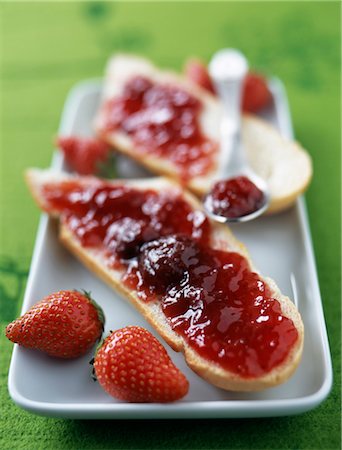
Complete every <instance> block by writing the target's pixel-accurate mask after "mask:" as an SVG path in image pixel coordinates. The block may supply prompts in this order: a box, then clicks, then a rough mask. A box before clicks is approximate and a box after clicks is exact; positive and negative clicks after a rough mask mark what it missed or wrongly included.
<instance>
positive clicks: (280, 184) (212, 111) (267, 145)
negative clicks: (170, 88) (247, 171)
mask: <svg viewBox="0 0 342 450" xmlns="http://www.w3.org/2000/svg"><path fill="white" fill-rule="evenodd" d="M138 75H141V76H144V77H147V78H149V79H151V80H152V81H153V82H156V83H161V84H171V85H175V86H178V87H181V88H182V89H184V90H186V91H187V92H189V93H190V94H191V95H193V96H194V97H196V98H198V99H199V100H200V101H201V102H202V104H203V109H202V112H201V114H200V117H199V121H200V126H201V130H202V132H203V134H204V135H205V136H207V137H208V138H210V139H211V140H212V141H214V142H216V143H218V142H219V140H220V123H221V118H222V107H221V104H220V102H219V101H218V100H217V98H216V97H214V96H213V95H211V94H210V93H208V92H207V91H205V90H204V89H201V88H200V87H198V86H197V85H195V84H194V83H192V82H191V81H189V80H187V79H186V78H184V77H181V76H180V75H177V74H174V73H171V72H166V71H161V70H158V69H157V68H156V67H155V66H153V65H152V64H151V63H150V62H148V61H147V60H145V59H143V58H139V57H134V56H128V55H121V54H119V55H116V56H114V57H113V58H112V59H110V61H109V63H108V66H107V70H106V78H105V83H104V89H103V98H102V107H100V110H99V112H98V114H97V117H96V120H95V129H96V132H97V133H98V134H99V135H100V136H101V138H102V139H104V140H106V141H107V142H108V143H109V144H111V145H112V146H114V147H115V148H116V149H117V150H119V151H120V152H122V153H124V154H125V155H127V156H129V157H130V158H132V159H134V160H136V161H138V162H139V163H141V164H142V165H143V166H145V167H147V168H148V169H150V170H151V171H152V172H154V173H156V174H162V175H167V176H169V177H172V178H174V179H178V180H179V179H180V175H181V174H180V169H179V167H177V166H176V165H175V164H173V163H172V161H169V160H168V159H167V158H165V157H159V156H155V155H154V154H149V153H146V152H143V153H142V152H141V151H139V149H138V148H137V147H136V145H135V143H134V141H133V140H132V139H131V137H130V136H129V135H128V134H127V133H125V132H122V131H120V130H115V131H108V130H107V129H106V127H105V120H106V112H105V108H104V107H103V105H104V103H105V102H106V101H107V100H109V99H112V98H115V97H117V96H118V95H120V93H121V92H122V90H123V87H124V85H125V84H126V83H127V81H129V80H130V79H131V78H133V77H135V76H138ZM242 138H243V141H244V145H245V149H246V154H247V157H248V159H249V162H250V164H251V166H252V167H253V168H254V170H255V171H256V173H258V174H259V175H260V176H261V177H262V178H264V179H265V180H266V181H267V182H268V184H269V188H270V193H271V203H270V206H269V208H268V211H267V212H268V213H274V212H277V211H281V210H283V209H285V208H288V207H289V206H291V205H292V204H293V202H294V201H295V200H296V198H297V197H298V196H299V195H300V194H302V193H303V192H304V191H305V190H306V188H307V187H308V185H309V182H310V179H311V176H312V166H311V159H310V157H309V155H308V154H307V152H306V151H305V150H304V149H303V148H301V146H300V145H299V144H298V143H296V142H292V141H289V140H286V139H284V138H283V137H282V136H281V135H280V134H279V133H278V131H277V130H276V129H275V128H273V127H272V126H271V125H269V124H268V123H267V122H265V121H263V120H261V119H259V118H257V117H255V116H252V115H245V116H244V117H243V119H242ZM219 160H220V159H219V155H218V150H217V152H216V155H214V161H213V162H214V166H213V167H214V168H213V169H211V171H210V172H208V173H206V174H205V175H201V176H196V177H193V178H190V179H189V180H187V181H186V187H188V188H189V189H190V190H191V191H193V192H194V193H195V194H196V195H198V196H202V195H204V194H206V193H208V192H209V190H210V187H211V185H212V182H213V180H214V178H215V173H216V169H217V167H218V165H219ZM182 182H183V181H182Z"/></svg>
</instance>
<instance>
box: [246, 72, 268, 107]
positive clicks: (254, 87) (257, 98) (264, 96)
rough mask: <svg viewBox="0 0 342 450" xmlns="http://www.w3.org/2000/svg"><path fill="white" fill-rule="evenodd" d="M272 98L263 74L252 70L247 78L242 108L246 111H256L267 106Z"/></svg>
mask: <svg viewBox="0 0 342 450" xmlns="http://www.w3.org/2000/svg"><path fill="white" fill-rule="evenodd" d="M271 100H272V95H271V93H270V91H269V89H268V86H267V83H266V80H265V78H264V77H263V76H261V75H259V74H257V73H252V72H250V73H249V74H248V75H247V76H246V79H245V86H244V93H243V98H242V109H243V111H245V112H251V113H255V112H258V111H260V110H261V109H263V108H265V106H267V105H268V104H269V103H270V102H271Z"/></svg>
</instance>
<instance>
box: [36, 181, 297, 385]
mask: <svg viewBox="0 0 342 450" xmlns="http://www.w3.org/2000/svg"><path fill="white" fill-rule="evenodd" d="M44 194H45V197H46V199H47V201H48V202H49V205H50V207H51V208H54V209H57V210H59V211H62V220H64V221H66V223H67V224H68V226H69V227H70V228H71V229H72V230H73V232H74V233H75V234H76V236H77V237H78V239H80V241H81V242H82V243H83V245H84V246H86V247H93V246H96V247H99V248H102V249H103V251H104V252H105V254H106V255H107V257H108V264H109V265H110V266H111V267H120V268H121V269H123V278H122V281H123V283H124V284H126V285H127V286H129V287H130V288H132V289H134V290H136V291H137V294H138V295H139V297H140V299H141V300H142V301H153V300H154V301H160V302H161V306H162V310H163V312H164V314H165V316H166V318H167V320H168V321H169V323H170V325H171V327H172V328H173V329H174V330H175V331H176V332H177V333H179V334H180V335H182V336H183V337H184V339H185V340H186V341H187V342H188V343H189V345H190V346H191V347H193V348H194V349H196V351H197V352H198V353H199V354H200V355H201V356H203V357H204V358H206V359H208V360H210V361H214V362H215V363H217V364H218V365H220V366H221V367H223V368H225V369H229V370H230V371H232V372H234V373H237V374H239V375H240V376H242V377H246V378H250V377H256V376H260V375H263V374H265V373H267V372H269V371H270V370H271V369H273V368H274V367H276V366H277V365H278V364H280V363H281V362H282V361H284V359H285V358H286V356H287V355H288V353H289V351H290V349H291V348H292V346H293V345H294V343H295V341H296V340H297V337H298V334H297V330H296V328H295V327H294V324H293V322H292V321H291V320H290V319H288V318H286V317H284V316H283V315H282V314H281V309H280V305H279V303H278V301H277V300H274V299H273V298H272V296H271V293H270V292H269V289H268V287H267V286H266V285H265V283H264V282H263V281H262V280H261V279H260V278H259V276H258V275H257V274H256V273H254V272H252V271H251V270H250V268H249V265H248V262H247V260H246V259H245V258H243V257H242V256H241V255H239V254H237V253H234V252H229V251H221V250H214V249H213V248H211V247H210V239H209V236H210V226H211V225H210V223H209V222H208V220H207V219H206V218H205V216H204V215H203V213H202V212H201V211H194V210H192V208H191V207H190V205H189V204H188V203H187V202H186V201H185V200H184V199H183V198H182V197H180V196H179V195H178V194H177V193H174V192H171V191H164V192H161V193H157V192H156V191H154V190H152V189H149V190H145V191H140V190H136V189H134V188H130V187H124V186H116V187H114V186H111V185H109V184H106V183H104V182H102V183H95V184H94V186H93V187H91V188H89V187H87V188H82V187H81V186H80V185H77V184H76V183H73V182H67V183H62V184H60V185H59V186H56V185H47V186H46V187H45V189H44Z"/></svg>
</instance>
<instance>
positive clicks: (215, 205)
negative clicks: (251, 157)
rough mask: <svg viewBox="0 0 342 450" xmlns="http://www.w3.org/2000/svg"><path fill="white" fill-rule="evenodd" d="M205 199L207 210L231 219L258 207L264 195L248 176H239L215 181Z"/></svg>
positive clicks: (263, 201) (263, 200)
mask: <svg viewBox="0 0 342 450" xmlns="http://www.w3.org/2000/svg"><path fill="white" fill-rule="evenodd" d="M205 201H206V205H207V206H208V209H209V211H212V212H213V213H214V214H217V215H219V216H223V217H227V218H232V219H233V218H236V217H242V216H246V215H248V214H251V213H253V212H254V211H257V210H258V209H260V208H261V207H262V206H263V205H264V203H265V196H264V194H263V192H262V191H261V190H260V189H259V188H258V187H257V186H256V185H255V184H254V183H253V182H252V181H251V180H250V179H249V178H247V177H245V176H240V177H236V178H230V179H228V180H222V181H218V182H217V183H215V184H214V186H213V188H212V189H211V191H210V193H209V195H208V196H207V197H206V200H205Z"/></svg>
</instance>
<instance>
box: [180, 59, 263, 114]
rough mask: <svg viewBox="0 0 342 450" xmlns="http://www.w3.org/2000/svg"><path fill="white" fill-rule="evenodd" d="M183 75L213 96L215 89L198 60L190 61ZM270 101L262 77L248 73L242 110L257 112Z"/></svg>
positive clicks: (207, 73) (204, 66) (204, 67)
mask: <svg viewBox="0 0 342 450" xmlns="http://www.w3.org/2000/svg"><path fill="white" fill-rule="evenodd" d="M184 71H185V75H186V76H187V77H188V78H189V79H190V80H192V81H194V82H195V83H196V84H197V85H199V86H201V87H202V88H204V89H206V90H207V91H209V92H210V93H212V94H215V88H214V86H213V83H212V81H211V79H210V76H209V72H208V69H207V67H206V65H205V64H203V63H202V62H201V61H200V60H198V59H190V60H188V61H187V63H186V65H185V69H184ZM271 99H272V96H271V93H270V91H269V89H268V87H267V82H266V80H265V78H264V77H263V76H262V75H259V74H257V73H253V72H250V73H248V74H247V76H246V79H245V83H244V91H243V97H242V110H243V111H245V112H252V113H255V112H258V111H259V110H261V109H263V108H264V107H265V106H267V105H268V104H269V103H270V101H271Z"/></svg>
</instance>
